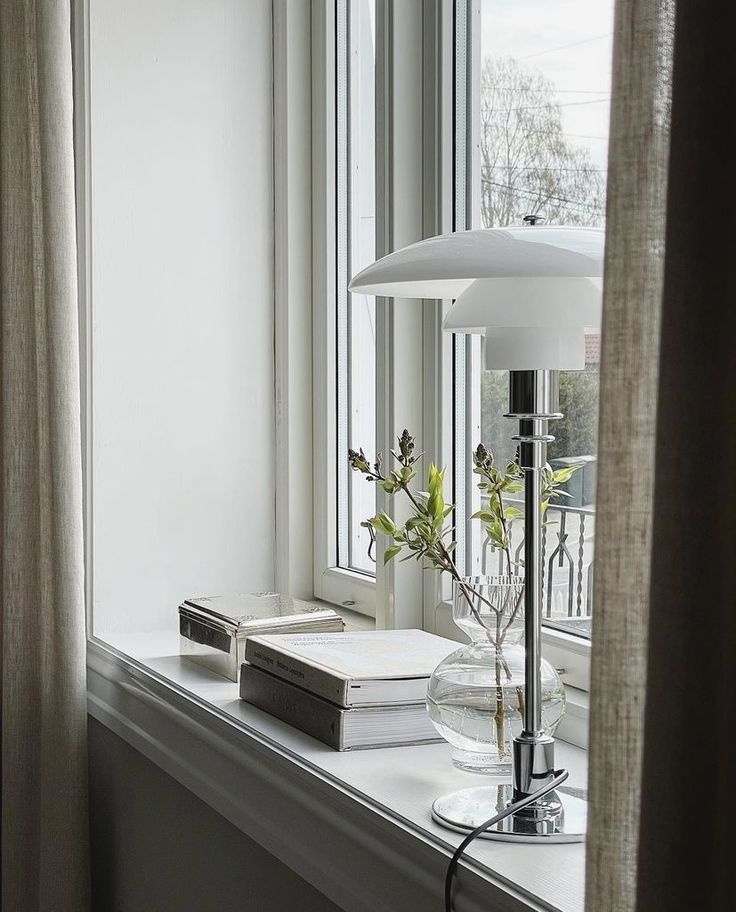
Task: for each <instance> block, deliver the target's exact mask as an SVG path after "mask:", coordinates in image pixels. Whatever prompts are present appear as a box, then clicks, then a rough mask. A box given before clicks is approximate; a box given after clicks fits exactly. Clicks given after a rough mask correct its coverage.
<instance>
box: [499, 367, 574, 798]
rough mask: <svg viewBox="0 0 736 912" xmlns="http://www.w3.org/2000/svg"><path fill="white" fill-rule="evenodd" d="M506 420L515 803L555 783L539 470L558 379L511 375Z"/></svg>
mask: <svg viewBox="0 0 736 912" xmlns="http://www.w3.org/2000/svg"><path fill="white" fill-rule="evenodd" d="M505 417H507V418H513V419H515V420H517V421H518V422H519V433H518V434H515V435H514V437H513V439H514V440H515V441H517V443H518V444H519V466H520V468H521V469H522V470H523V472H524V514H525V519H524V609H525V614H524V645H525V649H526V660H525V703H524V728H523V730H522V732H521V734H520V735H519V736H518V737H517V738H515V739H514V745H513V767H512V769H513V788H514V800H516V799H517V798H524V797H526V796H527V795H531V794H532V793H533V792H535V791H537V790H538V789H540V788H542V787H544V786H545V785H547V783H548V782H550V781H551V780H552V779H553V778H554V739H553V738H551V737H549V736H548V735H546V734H545V733H544V731H543V728H542V671H541V666H542V470H543V469H544V466H545V465H546V463H547V444H548V443H551V442H552V441H553V440H554V437H552V436H551V435H550V434H548V433H547V427H548V425H547V422H548V421H551V420H554V419H557V418H561V417H562V414H561V412H560V411H559V373H558V372H557V371H551V370H537V371H532V370H529V371H511V374H510V383H509V411H508V413H507V414H506V416H505Z"/></svg>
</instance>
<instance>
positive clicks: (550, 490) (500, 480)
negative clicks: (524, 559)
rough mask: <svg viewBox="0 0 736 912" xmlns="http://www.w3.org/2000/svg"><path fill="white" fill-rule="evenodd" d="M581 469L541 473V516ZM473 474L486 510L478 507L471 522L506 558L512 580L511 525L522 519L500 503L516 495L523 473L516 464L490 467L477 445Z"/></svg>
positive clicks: (564, 493) (515, 509)
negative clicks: (475, 521)
mask: <svg viewBox="0 0 736 912" xmlns="http://www.w3.org/2000/svg"><path fill="white" fill-rule="evenodd" d="M581 468H582V464H579V465H573V466H566V467H565V468H563V469H557V470H554V469H552V467H551V466H550V465H545V466H544V468H543V469H542V516H544V514H545V513H546V512H547V508H548V507H549V505H550V502H551V501H552V500H555V499H556V498H558V497H569V496H570V495H569V494H568V493H567V491H563V490H560V486H561V485H563V484H565V483H566V482H567V481H569V480H570V478H572V476H573V474H574V473H575V472H577V471H578V469H581ZM473 472H474V474H476V475H478V476H480V481H479V482H478V488H479V489H480V490H481V491H482V492H483V493H484V494H485V495H486V498H487V500H488V504H487V506H484V507H482V508H481V509H480V510H478V512H477V513H474V514H473V515H472V516H471V519H479V520H480V521H481V522H482V523H483V528H484V531H485V533H486V537H487V539H488V540H489V541H490V542H491V544H492V545H494V547H496V548H498V549H499V551H502V552H503V553H504V555H505V557H506V563H507V567H508V574H509V576H514V575H515V573H514V562H513V561H512V559H511V525H512V523H513V522H514V521H515V520H518V519H523V518H524V513H523V511H522V510H520V509H519V508H518V507H515V506H513V505H512V504H507V503H505V502H504V496H505V495H507V494H518V493H519V492H520V491H523V489H524V481H523V479H524V472H523V470H522V469H521V467H520V466H519V464H518V463H517V462H509V463H508V464H507V465H506V466H505V468H504V469H503V470H502V469H499V468H498V467H497V466H496V465H495V464H494V459H493V454H492V453H491V452H490V451H489V450H488V449H486V447H485V446H484V445H483V444H482V443H479V444H478V446H477V448H476V450H475V452H474V453H473Z"/></svg>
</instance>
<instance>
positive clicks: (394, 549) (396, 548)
mask: <svg viewBox="0 0 736 912" xmlns="http://www.w3.org/2000/svg"><path fill="white" fill-rule="evenodd" d="M400 551H401V545H391V547H390V548H386V550H385V551H384V552H383V566H384V567H385V566H386V564H387V563H388V562H389V561H390V560H391V559H392V558H394V557H396V555H397V554H398V553H399V552H400Z"/></svg>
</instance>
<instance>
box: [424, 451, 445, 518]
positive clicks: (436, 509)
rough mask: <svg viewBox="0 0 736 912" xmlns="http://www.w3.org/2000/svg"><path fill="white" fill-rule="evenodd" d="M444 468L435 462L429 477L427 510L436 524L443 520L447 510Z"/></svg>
mask: <svg viewBox="0 0 736 912" xmlns="http://www.w3.org/2000/svg"><path fill="white" fill-rule="evenodd" d="M444 477H445V473H444V470H441V469H439V468H438V467H437V466H436V465H435V464H434V463H432V464H431V465H430V467H429V473H428V477H427V487H428V488H429V498H428V499H427V512H428V513H429V514H430V516H431V517H432V519H433V521H434V523H435V524H439V523H441V522H442V518H443V513H444V512H445V498H444V495H443V491H442V489H443V486H444Z"/></svg>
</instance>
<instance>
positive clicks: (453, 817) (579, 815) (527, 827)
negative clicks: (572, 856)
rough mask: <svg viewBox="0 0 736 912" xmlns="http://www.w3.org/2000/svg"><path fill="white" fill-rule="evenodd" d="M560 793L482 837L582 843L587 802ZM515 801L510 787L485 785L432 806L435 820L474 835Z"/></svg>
mask: <svg viewBox="0 0 736 912" xmlns="http://www.w3.org/2000/svg"><path fill="white" fill-rule="evenodd" d="M561 791H562V790H561V789H560V790H558V791H556V792H550V793H549V794H548V795H545V796H544V797H543V798H542V799H540V801H539V802H537V803H536V804H533V805H530V806H529V807H526V808H523V809H522V810H521V811H517V812H516V813H515V814H511V815H509V816H508V817H505V818H504V819H503V820H499V822H498V823H497V824H495V825H494V826H493V827H491V828H490V829H488V830H485V831H484V832H483V833H481V834H480V838H482V839H496V840H499V841H502V842H537V843H559V842H583V841H584V840H585V833H586V830H587V816H588V802H587V801H584V800H583V799H582V798H577V797H575V796H573V795H561V794H560V792H561ZM512 801H513V787H512V786H511V785H482V786H477V787H475V788H467V789H462V790H461V791H459V792H452V793H451V794H449V795H443V796H442V797H441V798H438V799H437V800H436V801H435V802H434V804H433V805H432V817H433V818H434V820H435V821H436V822H437V823H439V824H440V825H441V826H444V827H447V828H448V829H450V830H455V831H456V832H458V833H466V834H467V833H471V832H472V831H473V830H474V829H476V827H479V826H480V825H481V824H482V823H483V821H484V820H488V819H489V818H491V817H493V816H494V814H498V813H500V812H501V811H502V810H503V809H504V808H505V807H507V806H508V805H509V804H510V803H511V802H512Z"/></svg>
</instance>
